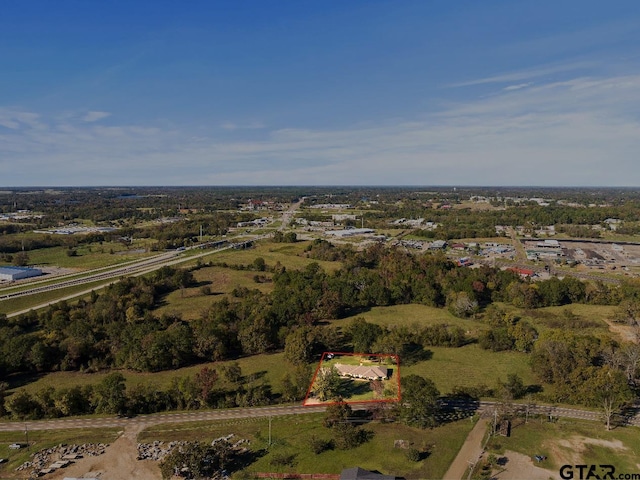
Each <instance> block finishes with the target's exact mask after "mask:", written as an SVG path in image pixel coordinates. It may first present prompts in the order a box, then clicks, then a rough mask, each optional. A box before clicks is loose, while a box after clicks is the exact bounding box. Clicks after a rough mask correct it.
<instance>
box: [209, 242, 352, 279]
mask: <svg viewBox="0 0 640 480" xmlns="http://www.w3.org/2000/svg"><path fill="white" fill-rule="evenodd" d="M309 243H310V242H308V241H300V242H296V243H273V242H258V243H256V244H255V246H254V247H252V248H248V249H246V250H226V251H224V252H219V253H215V252H212V254H211V256H206V257H204V258H203V259H202V260H203V261H209V260H210V261H212V262H216V263H219V262H226V263H228V264H242V265H249V264H251V263H253V261H254V260H255V259H256V258H258V257H262V258H264V260H265V262H266V264H267V266H268V267H272V266H274V265H275V264H276V263H278V262H280V264H281V265H283V266H284V267H285V268H289V269H303V268H305V267H306V266H307V265H309V264H310V263H312V262H316V263H318V264H319V265H320V266H321V267H322V268H323V269H324V270H325V271H327V272H331V271H334V270H337V269H339V268H340V266H341V264H340V262H325V261H321V260H314V259H312V258H307V257H305V256H304V255H303V253H304V249H305V248H306V247H307V246H308V245H309Z"/></svg>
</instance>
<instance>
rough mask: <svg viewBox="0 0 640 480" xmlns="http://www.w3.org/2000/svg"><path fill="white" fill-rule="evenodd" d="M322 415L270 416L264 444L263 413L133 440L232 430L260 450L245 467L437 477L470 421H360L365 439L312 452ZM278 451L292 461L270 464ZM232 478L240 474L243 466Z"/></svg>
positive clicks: (154, 431) (322, 432) (203, 436)
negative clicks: (400, 443)
mask: <svg viewBox="0 0 640 480" xmlns="http://www.w3.org/2000/svg"><path fill="white" fill-rule="evenodd" d="M322 418H323V415H322V414H309V415H296V416H282V417H273V418H272V424H271V438H272V444H271V446H269V444H268V438H269V434H268V432H269V420H268V419H264V418H263V419H245V420H238V421H231V422H202V423H200V424H197V425H195V424H192V423H190V424H177V425H170V426H168V425H165V426H158V427H152V428H149V429H147V430H145V431H143V432H142V433H141V434H140V435H139V437H138V441H141V442H151V441H153V440H164V441H171V440H183V439H187V438H188V439H199V440H201V441H204V442H207V443H208V442H211V440H213V439H214V438H218V437H221V436H224V435H228V434H230V433H233V434H234V435H235V436H236V437H237V438H247V439H249V441H250V442H251V446H250V448H251V450H252V451H254V452H257V453H258V455H262V456H260V458H258V459H257V460H256V461H255V462H254V463H253V464H251V465H249V466H248V467H247V468H246V472H298V473H340V472H341V471H342V470H343V469H345V468H350V467H355V466H359V467H362V468H365V469H367V470H378V471H380V472H382V473H385V474H390V475H394V474H395V475H399V476H403V477H405V478H407V479H425V478H442V476H443V475H444V473H445V472H446V470H447V468H448V467H449V465H450V464H451V462H452V461H453V459H454V458H455V455H456V454H457V452H458V450H459V449H460V447H461V445H462V443H463V442H464V439H465V438H466V436H467V434H468V433H469V431H470V430H471V428H472V427H473V423H472V422H469V420H463V421H459V422H454V423H449V424H446V425H443V426H441V427H437V428H434V429H431V430H419V429H415V428H411V427H407V426H405V425H401V424H397V423H393V424H382V423H369V424H366V425H364V428H366V429H368V430H371V431H372V432H373V438H372V439H371V440H370V441H369V442H367V443H365V444H363V445H361V446H359V447H357V448H355V449H352V450H329V451H325V452H323V453H321V454H317V455H316V454H314V453H313V452H312V451H311V449H310V447H309V441H310V439H311V438H312V437H317V438H322V439H325V440H329V439H330V438H331V432H330V430H328V429H327V428H325V427H323V426H322ZM395 440H405V441H407V442H409V443H410V444H412V445H413V446H414V447H416V448H419V449H423V448H428V447H431V454H430V455H428V456H427V458H425V459H423V460H421V461H419V462H411V461H409V460H407V458H406V456H405V452H406V451H405V450H404V449H402V448H394V441H395ZM278 455H291V456H292V457H293V461H292V464H293V466H285V467H283V466H274V465H272V463H271V462H272V460H273V459H274V457H276V456H278ZM245 475H246V474H245ZM234 478H243V474H242V472H239V473H238V474H236V475H234Z"/></svg>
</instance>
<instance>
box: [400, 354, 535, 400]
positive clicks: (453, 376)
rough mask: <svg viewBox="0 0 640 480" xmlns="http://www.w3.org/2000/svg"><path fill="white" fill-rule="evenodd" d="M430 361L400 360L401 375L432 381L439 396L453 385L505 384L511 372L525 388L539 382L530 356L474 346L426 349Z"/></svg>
mask: <svg viewBox="0 0 640 480" xmlns="http://www.w3.org/2000/svg"><path fill="white" fill-rule="evenodd" d="M428 350H429V351H430V352H431V354H432V356H431V359H430V360H426V361H422V362H418V363H416V364H414V365H408V366H405V365H403V364H402V359H400V375H410V374H416V375H420V376H423V377H426V378H430V379H431V380H433V381H434V383H435V384H436V386H437V387H438V390H440V393H441V394H447V393H450V392H451V391H452V389H453V387H455V386H466V387H472V386H476V385H483V384H484V385H487V386H489V387H495V386H496V384H497V381H498V379H501V380H502V381H505V380H506V379H507V375H508V374H510V373H515V374H518V375H519V376H520V377H521V378H522V380H523V382H524V384H525V385H533V384H538V383H539V382H538V381H537V380H536V378H535V377H534V375H533V373H532V372H531V367H530V366H529V356H528V355H527V354H526V353H520V352H492V351H491V350H483V349H481V348H480V347H479V346H478V345H477V344H471V345H465V346H464V347H460V348H445V347H428Z"/></svg>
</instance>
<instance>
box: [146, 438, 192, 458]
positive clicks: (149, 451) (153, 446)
mask: <svg viewBox="0 0 640 480" xmlns="http://www.w3.org/2000/svg"><path fill="white" fill-rule="evenodd" d="M186 444H187V442H168V443H165V442H160V441H155V442H153V443H139V444H138V460H155V461H158V460H162V459H163V458H164V457H166V456H167V455H169V454H170V453H171V450H173V449H174V448H176V447H179V446H180V445H186Z"/></svg>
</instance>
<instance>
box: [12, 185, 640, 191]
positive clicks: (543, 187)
mask: <svg viewBox="0 0 640 480" xmlns="http://www.w3.org/2000/svg"><path fill="white" fill-rule="evenodd" d="M76 188H104V189H112V190H119V189H133V188H454V189H455V188H523V189H524V188H540V189H561V188H566V189H578V188H583V189H623V190H628V189H637V188H640V186H634V185H615V186H614V185H466V184H436V185H428V184H422V185H411V184H387V185H382V184H353V185H342V184H335V185H331V184H323V185H305V184H300V185H251V184H248V185H240V184H239V185H162V184H157V185H20V186H6V185H5V186H1V185H0V193H1V191H3V190H27V189H31V190H33V189H38V190H43V189H48V190H56V189H76Z"/></svg>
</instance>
